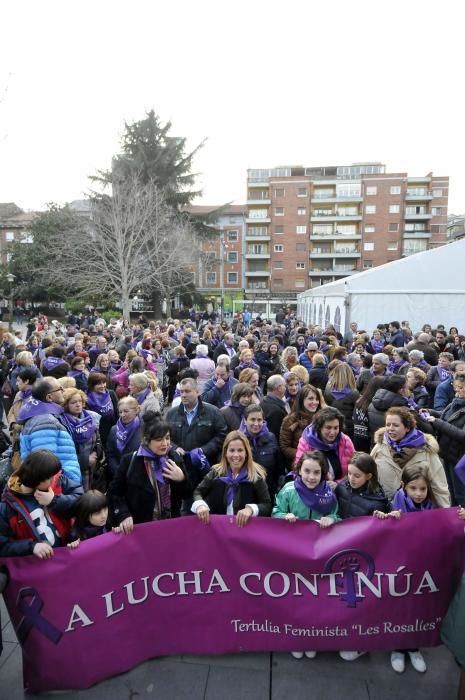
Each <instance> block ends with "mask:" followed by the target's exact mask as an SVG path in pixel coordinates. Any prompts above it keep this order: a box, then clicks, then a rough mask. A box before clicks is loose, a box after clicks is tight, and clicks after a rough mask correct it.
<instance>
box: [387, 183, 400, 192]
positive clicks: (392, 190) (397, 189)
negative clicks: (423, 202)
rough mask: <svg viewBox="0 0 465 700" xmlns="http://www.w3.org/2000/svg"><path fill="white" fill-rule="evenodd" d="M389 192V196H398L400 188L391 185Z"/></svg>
mask: <svg viewBox="0 0 465 700" xmlns="http://www.w3.org/2000/svg"><path fill="white" fill-rule="evenodd" d="M389 192H390V193H391V194H400V186H399V185H392V186H391V189H390V190H389Z"/></svg>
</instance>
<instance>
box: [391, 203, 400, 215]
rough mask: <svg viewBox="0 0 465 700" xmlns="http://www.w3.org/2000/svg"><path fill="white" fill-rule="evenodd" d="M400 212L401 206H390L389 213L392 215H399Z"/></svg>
mask: <svg viewBox="0 0 465 700" xmlns="http://www.w3.org/2000/svg"><path fill="white" fill-rule="evenodd" d="M399 212H400V204H390V205H389V213H390V214H398V213H399Z"/></svg>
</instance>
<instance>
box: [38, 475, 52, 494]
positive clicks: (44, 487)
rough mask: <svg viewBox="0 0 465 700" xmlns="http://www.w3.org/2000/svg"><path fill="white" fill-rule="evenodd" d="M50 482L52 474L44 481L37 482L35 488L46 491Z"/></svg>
mask: <svg viewBox="0 0 465 700" xmlns="http://www.w3.org/2000/svg"><path fill="white" fill-rule="evenodd" d="M52 483H53V476H51V477H50V479H45V480H44V481H41V482H40V484H37V486H36V489H37V491H48V490H49V488H50V487H51V485H52Z"/></svg>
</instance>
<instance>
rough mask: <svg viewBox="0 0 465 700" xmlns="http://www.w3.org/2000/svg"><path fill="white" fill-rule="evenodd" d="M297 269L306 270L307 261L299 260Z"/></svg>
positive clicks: (296, 265)
mask: <svg viewBox="0 0 465 700" xmlns="http://www.w3.org/2000/svg"><path fill="white" fill-rule="evenodd" d="M295 269H296V270H305V263H304V262H298V263H296V264H295Z"/></svg>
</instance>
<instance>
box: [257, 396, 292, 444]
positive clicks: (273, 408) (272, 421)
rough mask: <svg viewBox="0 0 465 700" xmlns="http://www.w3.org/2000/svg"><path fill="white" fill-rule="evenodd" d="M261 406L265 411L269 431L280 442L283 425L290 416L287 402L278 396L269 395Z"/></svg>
mask: <svg viewBox="0 0 465 700" xmlns="http://www.w3.org/2000/svg"><path fill="white" fill-rule="evenodd" d="M260 405H261V407H262V409H263V415H264V416H265V420H266V424H267V426H268V430H269V431H270V432H272V433H274V435H275V437H276V439H277V440H279V431H280V430H281V423H282V422H283V420H284V419H285V417H286V416H287V414H288V412H287V410H286V404H285V402H284V401H282V400H281V399H279V398H278V397H276V396H272V395H271V394H268V395H267V396H265V398H264V399H263V401H262V402H261V404H260Z"/></svg>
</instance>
